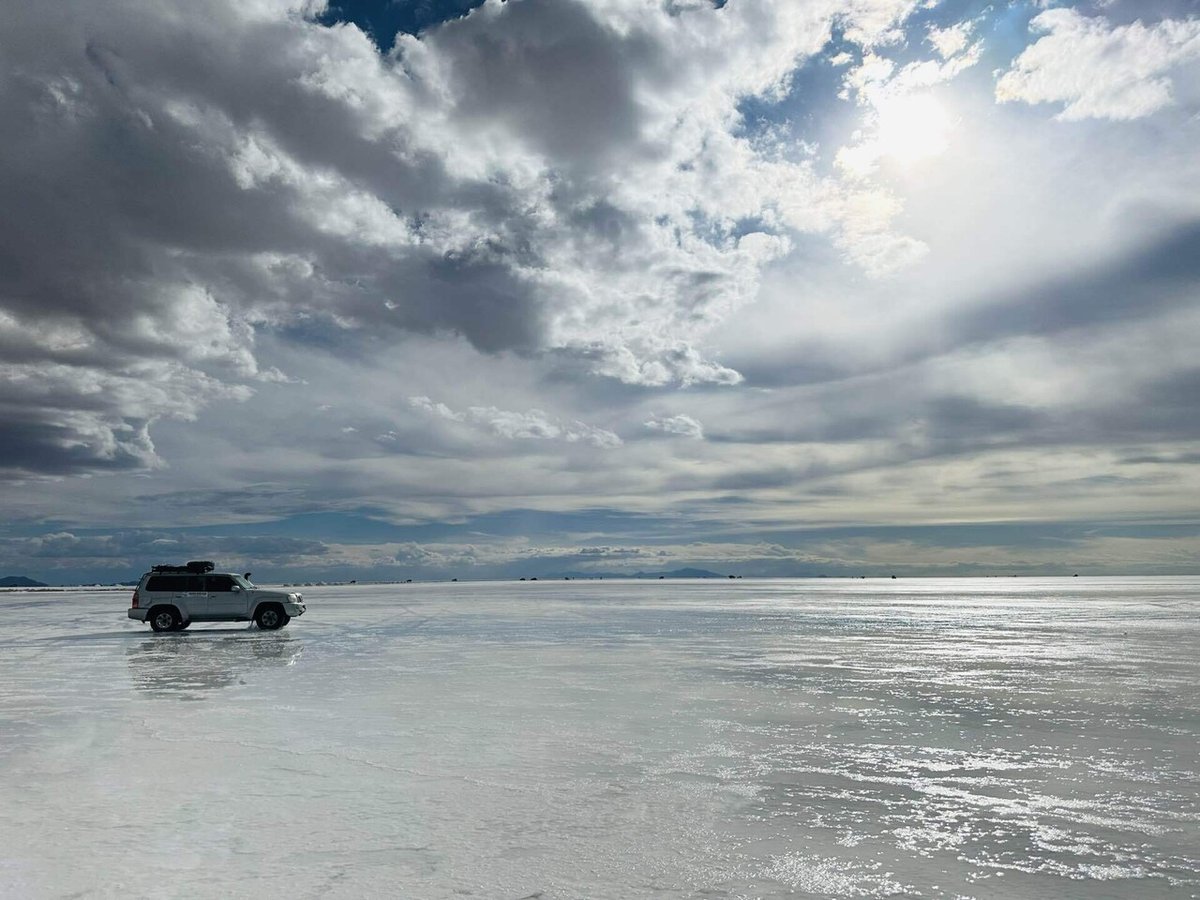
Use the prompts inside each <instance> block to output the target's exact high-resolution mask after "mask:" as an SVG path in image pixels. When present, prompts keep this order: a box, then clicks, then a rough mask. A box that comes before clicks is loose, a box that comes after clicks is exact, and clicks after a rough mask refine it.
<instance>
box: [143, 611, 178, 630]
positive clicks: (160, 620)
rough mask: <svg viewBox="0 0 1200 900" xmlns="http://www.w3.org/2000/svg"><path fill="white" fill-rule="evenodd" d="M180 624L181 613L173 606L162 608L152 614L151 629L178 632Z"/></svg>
mask: <svg viewBox="0 0 1200 900" xmlns="http://www.w3.org/2000/svg"><path fill="white" fill-rule="evenodd" d="M179 623H180V619H179V613H178V612H176V611H175V607H173V606H160V607H159V608H158V609H156V610H154V611H153V612H151V613H150V627H151V628H153V629H154V630H155V631H176V630H177V629H178V628H179Z"/></svg>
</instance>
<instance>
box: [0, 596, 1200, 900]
mask: <svg viewBox="0 0 1200 900" xmlns="http://www.w3.org/2000/svg"><path fill="white" fill-rule="evenodd" d="M305 595H306V599H307V600H308V601H309V604H310V605H309V613H308V614H307V615H305V616H304V617H303V618H301V619H298V620H295V621H293V623H292V624H291V625H289V626H288V627H287V628H285V629H283V630H282V631H278V632H260V631H258V630H256V629H253V628H245V627H242V626H203V625H197V626H193V627H192V629H191V630H189V631H187V632H184V633H180V634H170V635H154V634H152V633H151V632H150V631H149V629H147V628H146V627H145V626H142V625H139V624H137V623H134V622H131V621H129V620H128V619H126V618H124V616H125V608H126V606H127V604H128V592H127V591H120V592H101V591H70V592H45V593H43V592H36V593H34V592H6V593H2V594H0V895H2V896H5V897H57V896H73V895H80V896H100V897H129V896H156V897H218V896H221V897H224V896H250V895H257V896H262V897H277V896H278V897H283V896H287V897H362V896H404V897H413V898H441V897H447V898H461V897H478V898H513V900H516V898H526V897H541V898H544V900H552V898H630V897H666V898H670V897H678V898H683V897H689V898H690V897H710V898H712V897H715V898H767V897H810V896H811V897H839V898H840V897H889V896H895V897H927V898H1030V897H1042V898H1076V897H1078V898H1105V897H1137V898H1158V897H1163V898H1168V897H1169V898H1175V897H1180V898H1183V897H1188V898H1191V897H1197V896H1200V874H1198V873H1200V747H1198V741H1197V737H1198V731H1200V621H1198V616H1197V613H1200V579H1196V578H1191V579H1187V578H1179V579H1106V580H1093V579H1085V578H1073V579H1047V580H1033V579H964V580H947V579H938V580H933V579H931V580H899V581H890V580H889V581H886V582H883V581H871V580H867V581H840V580H820V581H761V582H760V581H746V580H743V581H737V582H715V581H708V582H657V581H656V582H613V581H605V582H570V583H565V582H556V583H550V582H538V583H529V582H526V583H519V582H518V583H514V584H466V583H461V584H440V585H420V584H410V585H396V586H387V587H376V586H349V587H322V588H306V589H305Z"/></svg>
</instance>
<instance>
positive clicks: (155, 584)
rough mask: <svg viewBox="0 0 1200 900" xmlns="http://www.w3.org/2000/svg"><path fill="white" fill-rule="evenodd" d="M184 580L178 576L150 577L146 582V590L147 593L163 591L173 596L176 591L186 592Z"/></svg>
mask: <svg viewBox="0 0 1200 900" xmlns="http://www.w3.org/2000/svg"><path fill="white" fill-rule="evenodd" d="M185 582H186V580H185V579H184V578H183V577H182V576H179V575H151V576H150V579H149V580H148V581H147V582H146V590H148V591H165V592H167V593H171V594H174V593H176V592H177V591H183V590H186V589H187V588H186V586H185Z"/></svg>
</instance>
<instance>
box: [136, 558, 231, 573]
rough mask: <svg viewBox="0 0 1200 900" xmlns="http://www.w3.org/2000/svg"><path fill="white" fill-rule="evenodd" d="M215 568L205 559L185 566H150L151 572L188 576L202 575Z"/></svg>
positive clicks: (194, 560)
mask: <svg viewBox="0 0 1200 900" xmlns="http://www.w3.org/2000/svg"><path fill="white" fill-rule="evenodd" d="M214 568H216V564H215V563H213V562H211V561H210V560H207V559H193V560H190V561H189V562H188V564H187V565H186V566H172V565H161V566H151V567H150V571H151V572H159V573H176V574H184V573H186V574H188V575H204V574H206V573H208V572H211V571H212V570H213V569H214Z"/></svg>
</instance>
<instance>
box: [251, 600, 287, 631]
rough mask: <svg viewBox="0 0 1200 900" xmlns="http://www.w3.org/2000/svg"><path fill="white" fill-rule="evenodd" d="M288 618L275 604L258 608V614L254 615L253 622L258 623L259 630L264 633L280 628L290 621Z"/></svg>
mask: <svg viewBox="0 0 1200 900" xmlns="http://www.w3.org/2000/svg"><path fill="white" fill-rule="evenodd" d="M290 618H291V617H290V616H288V615H287V614H286V613H285V612H284V611H283V609H282V608H281V607H279V606H278V605H276V604H271V605H269V606H263V607H260V608H259V610H258V612H256V613H255V614H254V621H255V622H257V623H258V627H259V628H262V629H263V630H265V631H274V630H275V629H276V628H282V627H283V626H284V625H286V624H287V623H288V622H289V621H290Z"/></svg>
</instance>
